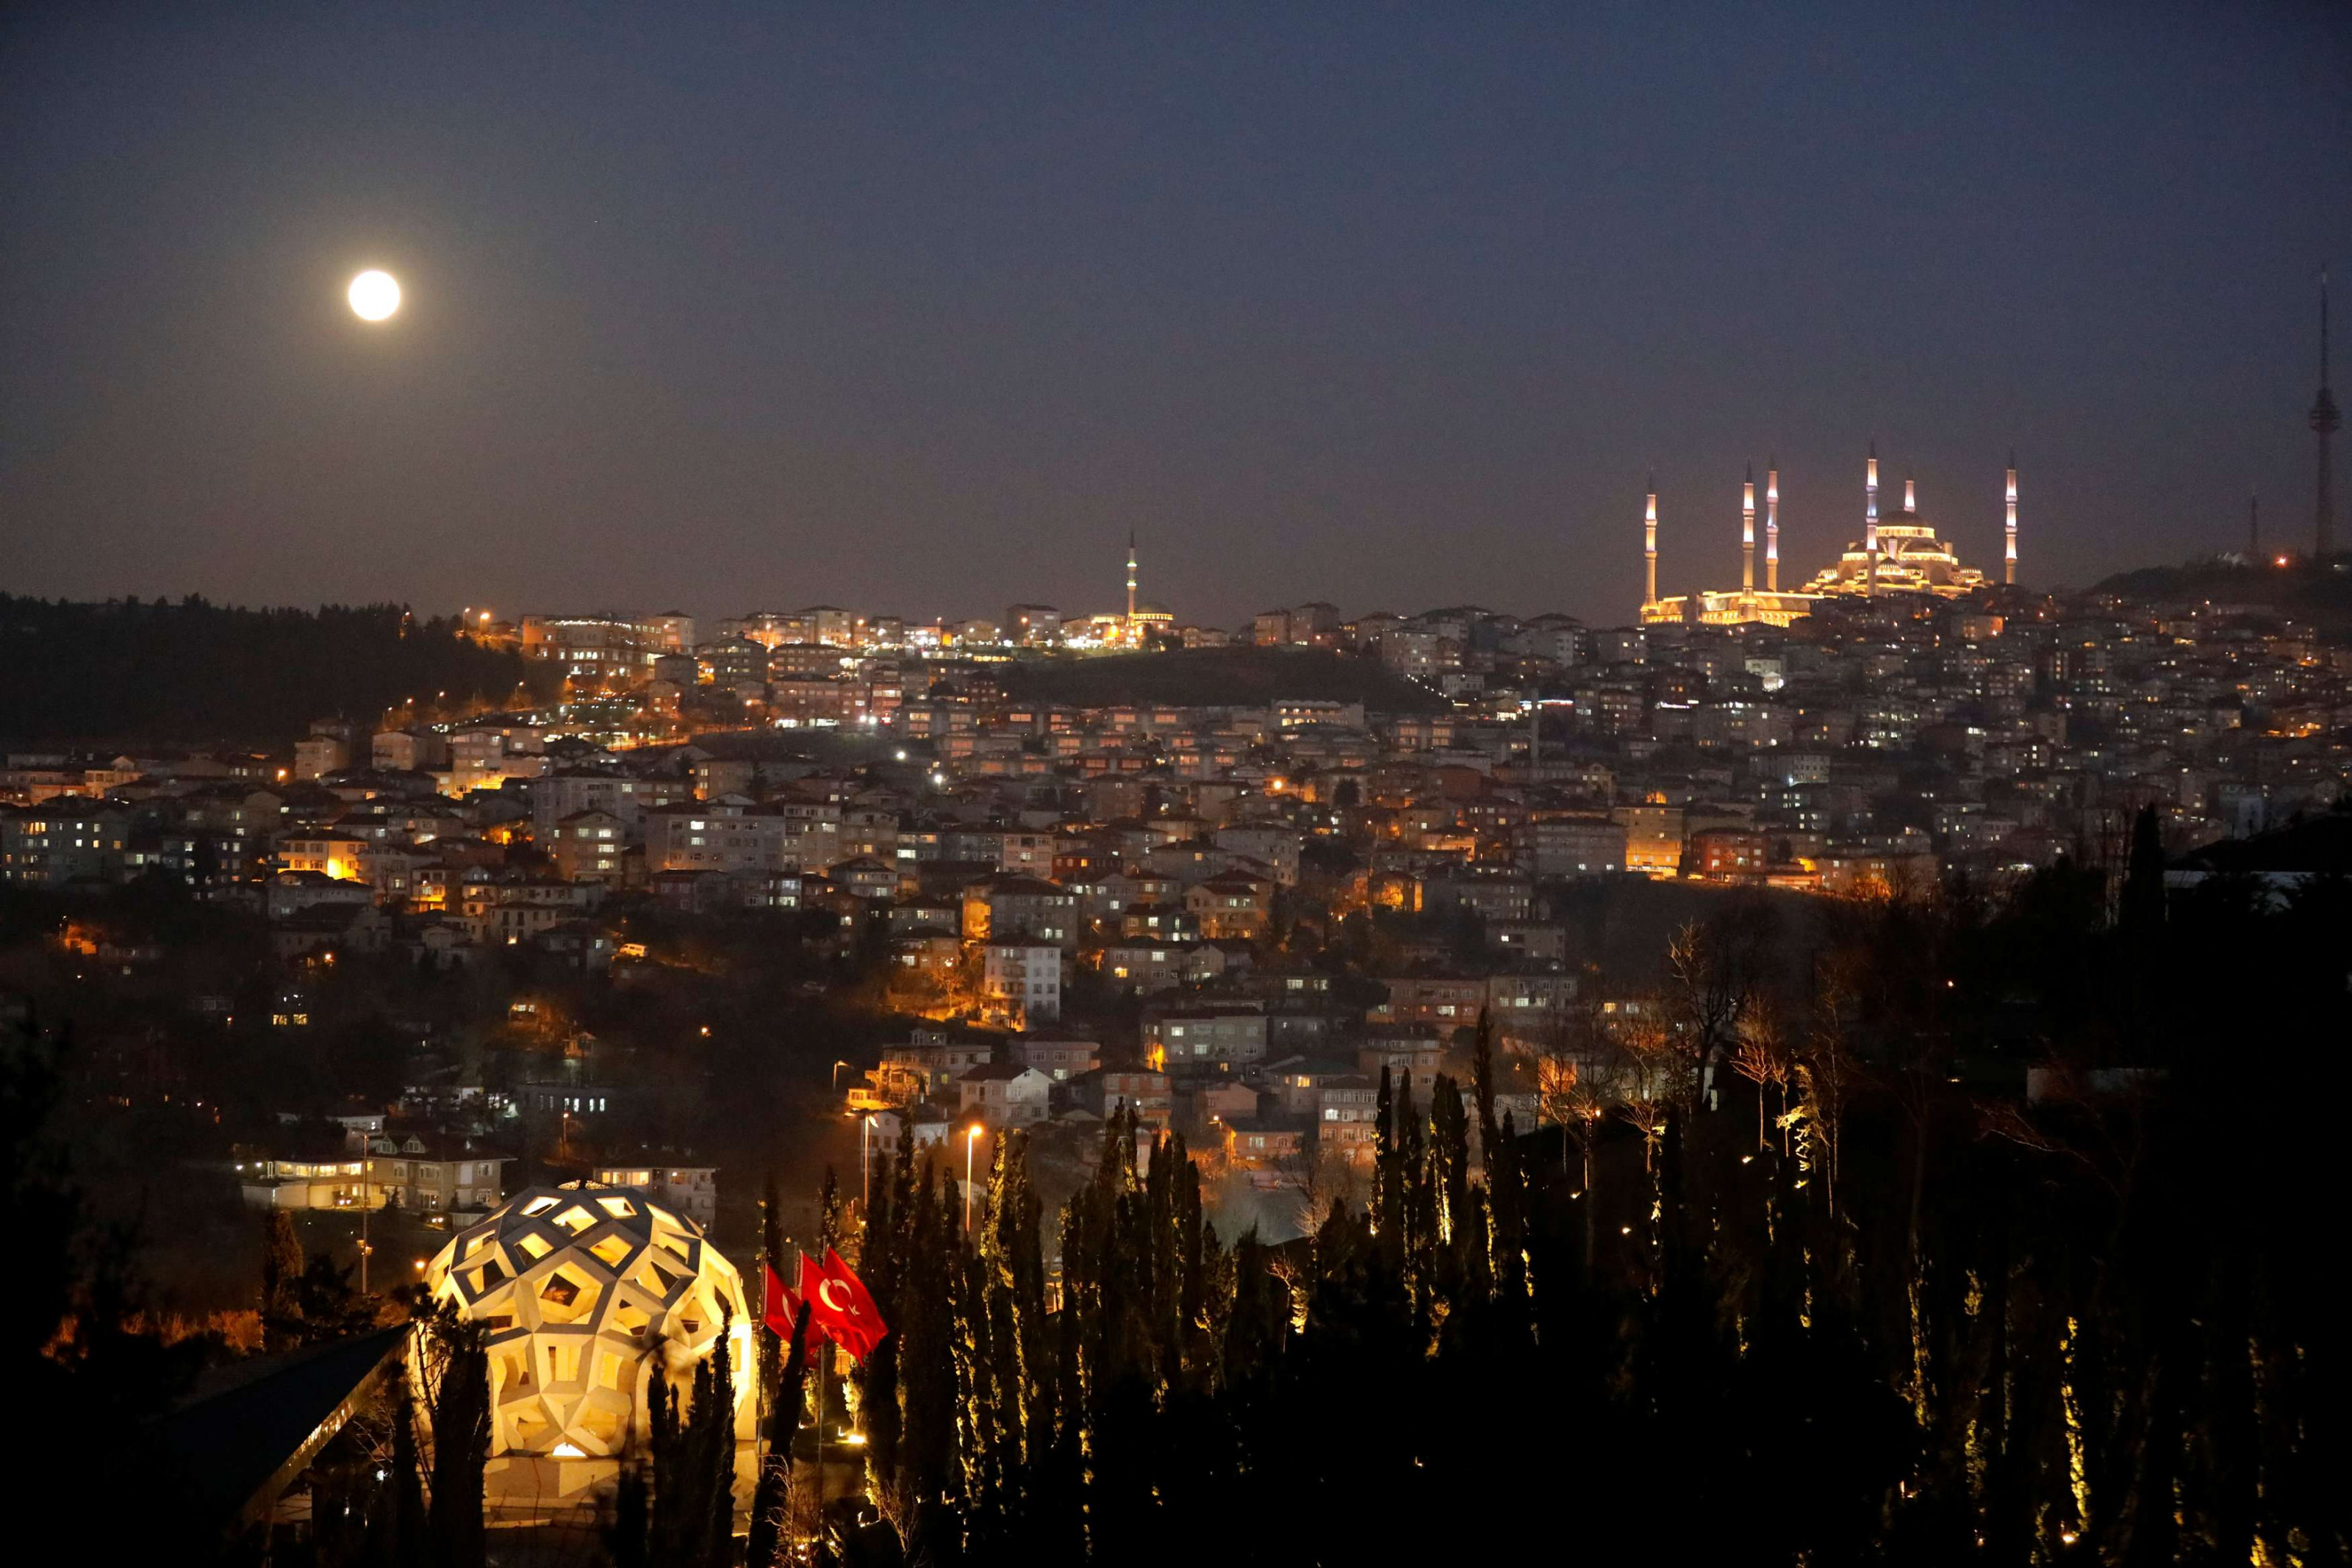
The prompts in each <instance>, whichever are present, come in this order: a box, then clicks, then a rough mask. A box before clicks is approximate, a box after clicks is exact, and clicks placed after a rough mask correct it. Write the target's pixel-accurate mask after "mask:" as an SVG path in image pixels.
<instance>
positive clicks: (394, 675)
mask: <svg viewBox="0 0 2352 1568" xmlns="http://www.w3.org/2000/svg"><path fill="white" fill-rule="evenodd" d="M456 632H457V623H456V622H455V621H452V620H445V619H435V620H417V619H414V618H412V617H411V616H410V614H409V613H408V612H407V611H406V610H405V609H404V608H403V607H402V606H400V605H396V604H364V605H356V606H354V605H341V604H329V605H321V606H320V608H319V609H317V610H315V611H312V610H296V609H258V610H247V609H236V608H231V607H227V606H223V605H218V604H212V603H208V602H206V601H205V600H203V599H200V598H196V597H194V596H191V597H189V598H186V599H182V600H177V601H164V600H156V601H151V602H143V603H142V601H138V600H136V599H124V600H109V601H106V602H105V603H102V604H76V603H70V602H68V601H63V600H58V601H49V600H40V599H20V598H16V597H14V596H11V595H5V594H0V740H4V741H6V742H9V743H13V744H16V745H24V744H26V743H66V742H87V743H97V744H107V745H122V744H128V743H131V742H165V741H176V742H184V743H187V744H191V745H205V744H212V743H215V742H219V743H233V744H247V745H282V744H283V743H284V742H285V741H286V740H287V738H288V737H289V736H292V735H297V734H299V733H300V732H301V731H302V729H303V727H305V726H306V725H308V724H309V722H310V720H312V719H314V718H319V717H322V716H329V715H335V714H341V715H347V716H351V717H352V718H356V719H361V720H363V721H366V722H370V723H373V721H374V720H375V719H376V718H377V717H378V716H380V715H381V714H382V713H383V710H384V709H385V708H387V707H390V706H394V705H395V704H398V703H401V702H404V701H405V700H407V699H408V698H411V697H416V698H421V699H423V700H425V701H426V702H431V701H433V700H434V698H435V695H436V693H442V692H446V694H447V696H446V699H444V706H448V705H452V704H459V703H462V702H464V701H466V700H467V699H469V698H473V697H480V698H483V699H486V700H490V701H498V702H503V701H505V700H507V699H508V698H509V697H510V696H511V695H513V693H514V689H515V685H516V683H517V682H518V681H520V680H521V679H522V678H523V676H524V665H523V662H522V660H521V659H520V657H518V656H516V655H514V654H511V653H498V652H494V651H492V650H490V649H488V648H484V647H482V646H480V645H478V644H477V643H471V642H467V641H463V640H460V639H459V638H458V637H457V635H456Z"/></svg>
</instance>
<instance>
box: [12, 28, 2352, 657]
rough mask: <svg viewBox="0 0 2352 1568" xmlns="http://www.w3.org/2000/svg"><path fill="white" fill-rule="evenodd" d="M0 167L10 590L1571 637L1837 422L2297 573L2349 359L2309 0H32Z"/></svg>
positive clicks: (1803, 542) (2085, 516)
mask: <svg viewBox="0 0 2352 1568" xmlns="http://www.w3.org/2000/svg"><path fill="white" fill-rule="evenodd" d="M0 146H5V148H6V149H7V152H6V154H5V157H0V214H5V220H0V588H5V589H7V590H10V591H29V592H38V593H44V594H70V595H77V596H102V595H110V594H119V593H124V592H132V593H139V594H142V595H147V594H155V593H174V594H176V593H181V592H185V591H201V592H204V593H206V594H208V595H212V596H214V597H216V598H221V599H226V600H236V601H282V602H315V601H320V600H321V599H339V600H362V599H382V598H400V599H406V600H410V601H415V603H417V604H418V605H420V606H426V607H433V608H446V607H454V606H456V605H457V604H459V603H461V602H467V601H471V602H477V603H479V602H488V603H492V604H495V605H498V606H499V607H500V608H509V607H512V608H518V609H557V608H571V609H588V608H597V607H618V608H627V607H635V608H642V609H648V610H651V609H663V608H669V607H673V606H675V607H680V608H684V609H687V610H689V611H692V612H697V613H699V614H704V615H719V614H726V613H731V612H739V611H741V610H743V609H746V608H751V607H755V606H758V607H784V608H789V607H792V606H796V605H800V604H804V603H811V602H816V601H832V602H836V603H844V604H851V605H856V606H859V607H862V608H866V609H870V610H876V611H888V612H899V613H903V614H906V615H908V616H909V617H920V618H924V619H928V618H930V617H932V616H936V615H941V614H946V615H950V616H953V615H966V614H990V613H993V612H996V611H997V610H999V609H1001V608H1002V606H1003V605H1004V604H1005V603H1007V602H1010V601H1015V600H1022V599H1038V600H1044V601H1049V602H1054V603H1057V604H1060V605H1062V606H1064V607H1065V608H1066V609H1069V610H1081V609H1093V608H1107V607H1108V606H1109V605H1110V603H1111V601H1112V600H1113V599H1114V597H1115V596H1116V592H1117V585H1118V579H1119V575H1120V572H1119V563H1120V557H1121V554H1122V549H1123V545H1124V540H1125V536H1126V531H1127V528H1128V527H1129V525H1130V524H1132V525H1134V526H1135V527H1137V528H1139V530H1140V533H1141V535H1142V538H1143V550H1144V578H1145V584H1146V589H1145V591H1146V595H1147V597H1150V598H1155V599H1160V600H1164V601H1167V602H1169V603H1170V604H1171V607H1172V608H1174V609H1175V610H1176V611H1177V612H1178V613H1179V615H1180V616H1181V617H1182V618H1184V619H1187V620H1194V621H1200V622H1206V623H1210V624H1227V625H1230V624H1233V623H1234V622H1237V621H1239V620H1240V619H1242V618H1244V617H1245V616H1246V615H1247V614H1249V613H1250V612H1253V611H1255V610H1256V609H1259V608H1262V607H1264V606H1265V605H1270V604H1275V603H1279V602H1296V601H1300V600H1303V599H1307V598H1310V597H1321V598H1328V599H1331V600H1334V601H1338V602H1339V604H1341V605H1342V606H1343V607H1344V608H1346V609H1347V610H1349V611H1350V612H1356V611H1362V610H1366V609H1370V608H1373V607H1375V606H1384V607H1389V608H1395V609H1413V608H1419V607H1424V606H1427V605H1430V604H1434V603H1442V602H1458V601H1477V602H1483V603H1487V604H1491V605H1493V606H1495V607H1496V608H1500V609H1506V610H1512V611H1517V612H1535V611H1539V610H1545V609H1565V610H1568V611H1570V612H1575V613H1578V614H1581V615H1584V616H1587V617H1588V618H1591V619H1594V620H1604V621H1622V620H1623V619H1624V618H1626V616H1627V615H1628V614H1629V613H1630V612H1631V610H1632V608H1633V604H1634V603H1636V602H1637V601H1638V599H1639V596H1640V584H1641V567H1640V554H1639V549H1640V528H1639V520H1638V519H1639V516H1640V500H1641V496H1640V492H1641V489H1642V478H1643V473H1644V472H1645V471H1646V470H1649V469H1651V468H1654V469H1655V470H1656V471H1657V475H1658V484H1659V488H1660V492H1661V497H1660V499H1661V508H1662V512H1663V514H1664V541H1663V546H1664V555H1663V559H1662V569H1661V577H1662V580H1663V583H1664V586H1665V587H1666V588H1667V589H1668V590H1669V591H1679V590H1684V589H1688V588H1692V587H1696V586H1701V585H1703V584H1704V585H1721V584H1723V583H1726V582H1729V581H1736V573H1737V570H1738V546H1737V538H1738V481H1739V477H1740V471H1741V465H1742V464H1743V462H1744V461H1746V460H1747V459H1748V458H1750V457H1753V458H1754V459H1755V460H1756V461H1757V462H1758V464H1759V467H1760V465H1761V464H1762V462H1763V460H1764V458H1765V457H1766V455H1767V454H1768V453H1770V452H1774V451H1777V452H1778V454H1779V455H1780V465H1781V469H1782V493H1783V497H1784V505H1783V514H1784V515H1783V518H1782V530H1783V531H1782V556H1783V560H1784V562H1785V563H1786V565H1787V568H1788V575H1789V576H1790V578H1792V579H1793V578H1797V577H1801V576H1802V575H1804V574H1805V573H1806V572H1808V571H1810V570H1811V569H1812V568H1813V567H1814V566H1815V565H1817V564H1819V563H1820V562H1821V561H1822V560H1823V559H1827V557H1828V556H1829V555H1830V554H1831V553H1832V550H1833V549H1835V548H1836V547H1837V546H1838V545H1839V544H1841V543H1842V542H1843V540H1845V539H1846V538H1850V537H1853V535H1854V534H1855V533H1857V532H1858V530H1859V517H1860V512H1861V494H1860V485H1861V476H1860V469H1861V455H1862V451H1863V447H1864V443H1865V441H1867V440H1868V439H1870V438H1871V437H1872V436H1874V435H1875V437H1876V438H1877V441H1878V444H1879V450H1880V453H1881V455H1882V456H1883V457H1884V458H1885V460H1886V469H1887V476H1888V478H1889V481H1890V484H1892V483H1893V482H1894V481H1896V480H1899V478H1900V476H1901V475H1902V474H1903V473H1904V472H1905V471H1906V468H1910V469H1915V470H1916V474H1917V476H1918V478H1919V482H1920V487H1921V493H1922V503H1923V507H1924V509H1926V510H1927V511H1928V512H1929V513H1930V514H1931V515H1932V516H1934V517H1937V519H1938V520H1939V521H1942V522H1944V523H1946V524H1947V525H1948V532H1949V533H1950V534H1951V535H1952V536H1954V537H1955V538H1957V540H1958V543H1959V545H1960V546H1961V548H1962V550H1963V553H1964V555H1966V556H1967V557H1969V558H1970V559H1975V560H1977V561H1978V562H1979V563H1980V564H1984V565H1986V566H1989V567H1990V566H1993V565H1994V564H1995V563H1996V557H1997V555H1998V538H1999V533H2000V465H2001V459H2002V456H2003V454H2004V452H2005V450H2006V449H2007V448H2008V447H2009V446H2011V444H2014V445H2015V447H2016V448H2017V450H2018V455H2019V459H2020V463H2021V466H2022V469H2023V478H2022V488H2023V490H2024V495H2025V502H2024V528H2023V531H2024V541H2025V542H2024V553H2025V559H2026V570H2025V576H2026V578H2027V580H2030V581H2043V582H2050V581H2071V582H2081V581H2085V580H2089V579H2091V578H2093V577H2095V576H2097V575H2099V574H2101V573H2104V572H2105V571H2107V570H2113V569H2116V568H2119V567H2123V566H2128V565H2136V564H2144V563H2147V562H2149V561H2155V560H2167V559H2180V558H2182V557H2184V556H2187V555H2189V554H2190V553H2192V552H2197V551H2200V550H2206V549H2216V548H2227V547H2233V546H2235V545H2237V544H2238V543H2239V542H2240V541H2241V540H2242V538H2243V532H2244V522H2243V519H2244V514H2245V506H2246V494H2247V490H2248V487H2249V486H2250V485H2259V486H2260V488H2261V490H2262V494H2263V512H2264V519H2265V527H2266V534H2268V535H2270V536H2272V537H2281V536H2284V535H2286V534H2288V533H2289V531H2290V530H2291V531H2292V536H2293V537H2294V538H2295V539H2297V540H2301V539H2304V538H2307V537H2308V535H2309V530H2310V517H2311V457H2310V439H2311V438H2310V436H2309V435H2308V434H2307V433H2305V430H2304V428H2303V424H2302V418H2303V414H2304V412H2305V409H2306V408H2307V407H2308V406H2309V404H2310V401H2311V396H2312V392H2313V386H2314V382H2315V363H2314V361H2315V345H2314V341H2313V340H2314V335H2315V330H2314V320H2313V318H2314V315H2315V302H2314V287H2313V285H2314V273H2315V269H2316V267H2317V264H2318V262H2319V260H2320V258H2321V257H2322V256H2326V255H2330V254H2332V255H2334V256H2337V257H2338V258H2340V260H2341V262H2342V265H2339V267H2338V273H2339V276H2340V277H2345V278H2346V280H2347V287H2346V288H2345V289H2344V290H2343V291H2342V292H2343V293H2344V295H2345V296H2346V298H2345V299H2344V300H2343V301H2342V302H2341V303H2343V305H2344V309H2343V310H2342V311H2340V312H2339V314H2340V315H2342V316H2344V317H2346V318H2347V320H2352V7H2347V6H2345V5H2336V4H2325V5H2323V4H2311V5H2285V4H2274V5H2263V4H2249V5H2159V4H2143V5H2108V4H2096V5H2064V4H2050V3H2047V0H2044V3H2038V4H2029V5H1969V4H1942V5H1918V6H1902V5H1853V6H1835V5H1822V6H1802V7H1800V6H1763V5H1754V6H1682V5H1670V4H1658V3H1655V0H1650V3H1640V4H1629V5H1618V6H1611V5H1561V6H1508V5H1466V6H1465V5H1453V6H1442V7H1441V6H1429V7H1402V6H1368V5H1330V6H1307V5H1298V6H1280V7H1276V6H1262V5H1261V6H1237V7H1234V8H1231V9H1222V8H1216V7H1210V6H1202V5H1185V6H1176V7H1169V8H1167V9H1164V10H1161V9H1154V8H1148V7H1145V6H1142V5H1115V6H1090V7H1081V8H1071V9H1058V8H1055V9H1046V8H1036V9H1031V8H1020V9H1015V8H1013V7H1009V6H992V5H990V6H973V5H957V6H949V7H940V8H938V9H936V10H933V9H919V8H915V7H911V6H866V5H852V6H843V7H839V8H819V7H803V6H790V5H747V6H742V7H724V6H703V7H656V6H645V7H627V8H622V7H606V6H600V5H563V6H553V7H548V8H545V9H543V10H540V9H535V8H528V7H524V6H520V5H497V6H480V5H463V6H451V7H447V8H439V7H425V6H404V5H369V6H330V7H309V6H290V5H289V6H283V7H276V6H271V7H265V6H234V7H232V6H207V7H190V6H174V7H165V6H160V5H158V6H152V7H138V6H130V5H102V6H100V5H86V4H77V5H59V6H55V7H48V8H44V7H41V6H38V5H17V6H16V7H13V8H11V9H10V10H9V11H8V13H7V16H6V18H5V20H0ZM366 266H381V267H386V268H388V269H390V270H392V271H393V272H394V273H395V274H397V275H398V276H399V277H400V278H401V280H402V283H403V286H404V288H405V289H406V291H407V304H406V307H405V308H404V311H403V312H402V314H401V315H400V316H399V317H398V318H397V319H395V320H394V322H393V323H391V324H390V325H389V326H387V327H383V328H373V329H372V328H368V327H365V326H362V324H360V323H358V322H356V321H355V320H354V319H353V318H352V316H351V315H350V313H349V311H348V310H347V308H345V307H344V305H343V302H342V289H343V286H344V284H345V282H346V281H347V280H348V279H349V277H351V275H352V273H353V272H355V271H357V270H359V269H360V268H361V267H366ZM2343 335H2344V336H2346V337H2352V324H2347V328H2346V331H2345V333H2344V334H2343ZM2342 358H2343V359H2344V361H2345V362H2346V366H2347V375H2346V378H2345V379H2347V380H2352V344H2348V345H2347V352H2346V354H2345V355H2344V356H2342ZM2339 467H2342V468H2352V452H2347V454H2346V455H2344V456H2343V457H2342V458H2340V459H2339ZM2339 488H2342V489H2347V490H2352V485H2347V486H2339ZM2339 507H2345V508H2346V511H2347V516H2346V517H2344V518H2343V519H2342V521H2341V523H2340V524H2339V527H2341V528H2347V529H2352V504H2347V502H2344V501H2339Z"/></svg>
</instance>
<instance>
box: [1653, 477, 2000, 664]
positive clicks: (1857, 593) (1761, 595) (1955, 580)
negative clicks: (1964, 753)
mask: <svg viewBox="0 0 2352 1568" xmlns="http://www.w3.org/2000/svg"><path fill="white" fill-rule="evenodd" d="M2007 503H2008V511H2007V517H2006V520H2005V526H2004V545H2005V559H2004V561H2003V570H2002V574H2001V580H2002V581H2003V582H2005V583H2014V582H2015V581H2016V580H2017V460H2016V458H2015V456H2014V455H2012V456H2011V459H2010V465H2009V473H2008V485H2007ZM1764 508H1765V509H1764V518H1765V521H1764V535H1765V556H1764V571H1765V580H1764V586H1763V588H1762V589H1760V590H1759V589H1758V588H1757V586H1756V475H1755V470H1754V469H1752V468H1751V469H1750V470H1749V471H1748V480H1747V482H1746V483H1745V484H1744V485H1743V486H1741V499H1740V545H1739V548H1740V585H1739V587H1738V589H1737V590H1732V589H1703V590H1701V591H1698V592H1696V593H1693V594H1686V595H1685V594H1677V595H1675V596H1672V597H1669V598H1665V599H1661V598H1659V597H1658V497H1657V490H1656V486H1655V484H1654V483H1653V485H1652V486H1651V491H1650V495H1649V500H1648V507H1647V510H1646V512H1645V514H1644V516H1643V557H1644V565H1645V567H1646V569H1647V572H1648V589H1647V591H1646V593H1645V596H1644V598H1643V601H1642V621H1643V623H1644V624H1646V625H1657V624H1680V623H1684V622H1696V623H1698V624H1700V625H1703V626H1787V625H1789V624H1790V623H1791V622H1795V621H1797V620H1798V619H1800V618H1801V617H1802V616H1805V615H1808V614H1811V612H1812V609H1813V607H1814V606H1815V605H1816V604H1819V603H1820V602H1821V601H1822V600H1824V599H1828V598H1831V597H1832V596H1838V597H1845V598H1856V599H1869V598H1873V597H1875V596H1876V595H1878V594H1882V593H1887V594H1927V595H1933V596H1935V597H1937V598H1940V599H1957V598H1958V597H1960V596H1961V595H1962V594H1965V593H1969V592H1973V591H1976V590H1977V589H1979V588H1982V587H1983V586H1985V574H1984V573H1983V572H1981V571H1979V570H1977V569H1976V568H1974V567H1970V566H1964V565H1962V564H1961V563H1960V559H1959V556H1958V552H1957V551H1955V550H1954V549H1952V547H1951V546H1950V545H1949V544H1948V543H1947V542H1946V541H1945V540H1944V539H1943V538H1940V537H1938V535H1937V532H1936V528H1935V525H1934V524H1932V523H1931V522H1929V521H1928V519H1927V517H1926V516H1925V515H1924V514H1922V513H1921V512H1920V510H1919V497H1918V487H1917V486H1916V484H1914V483H1913V481H1911V480H1909V479H1906V480H1904V481H1903V510H1902V511H1901V512H1899V513H1897V514H1896V515H1895V517H1891V518H1886V519H1884V520H1882V519H1881V518H1880V517H1879V514H1878V452H1877V449H1876V447H1875V446H1874V447H1873V448H1872V450H1871V453H1870V455H1869V457H1868V458H1867V459H1866V462H1865V465H1864V480H1863V533H1862V538H1859V539H1857V540H1854V541H1853V542H1851V543H1849V544H1848V545H1847V546H1846V548H1845V550H1844V552H1843V554H1842V555H1840V556H1839V558H1838V559H1837V560H1836V561H1835V562H1834V563H1833V564H1832V565H1830V566H1828V567H1825V568H1823V569H1822V570H1821V571H1819V572H1817V573H1815V574H1814V576H1813V578H1812V580H1811V581H1809V582H1807V583H1806V584H1805V585H1804V587H1803V588H1801V589H1799V590H1797V591H1794V592H1783V591H1781V589H1780V469H1779V467H1778V465H1773V466H1771V467H1769V468H1767V469H1766V470H1765V476H1764Z"/></svg>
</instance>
